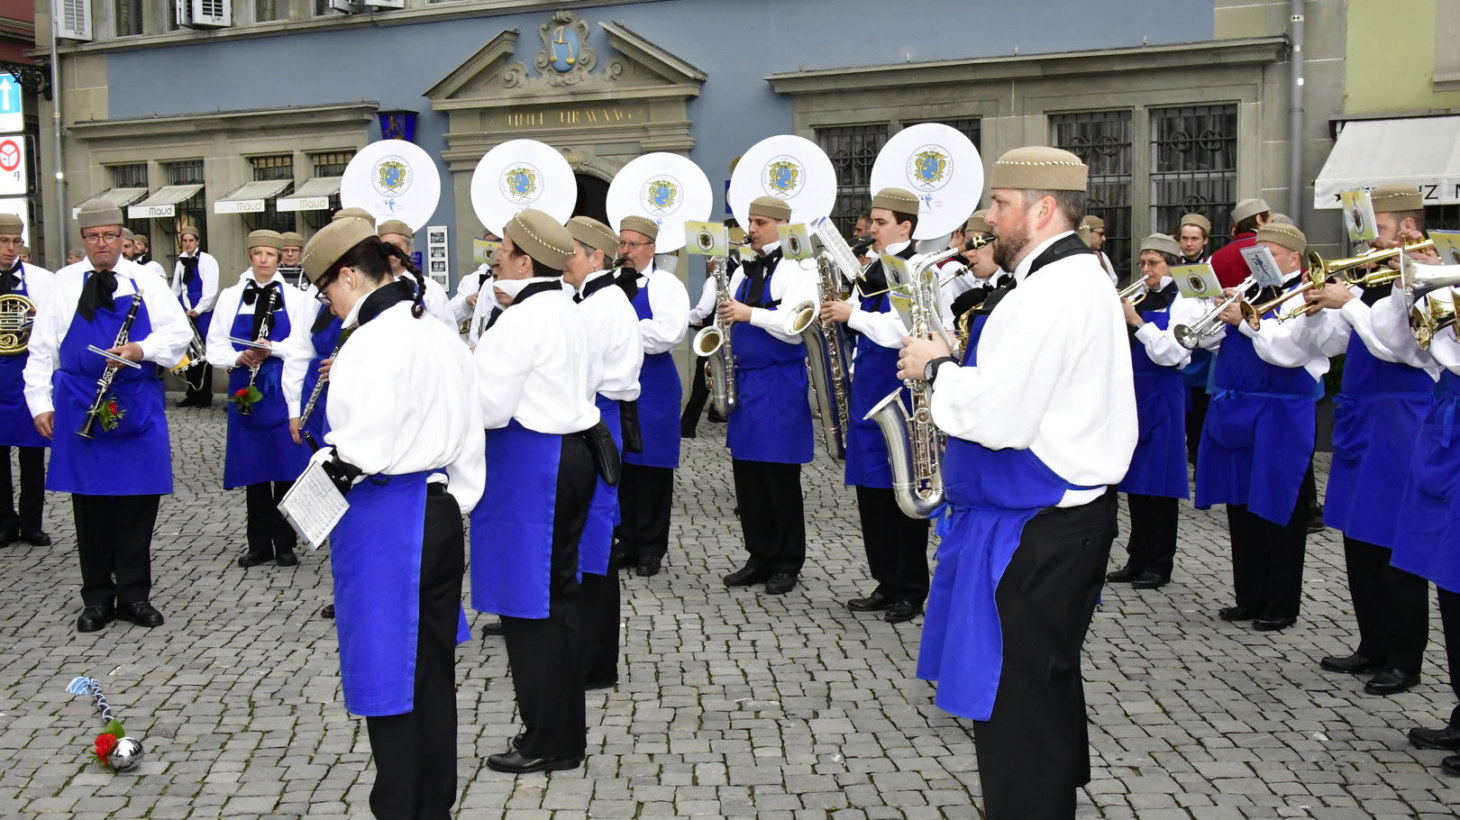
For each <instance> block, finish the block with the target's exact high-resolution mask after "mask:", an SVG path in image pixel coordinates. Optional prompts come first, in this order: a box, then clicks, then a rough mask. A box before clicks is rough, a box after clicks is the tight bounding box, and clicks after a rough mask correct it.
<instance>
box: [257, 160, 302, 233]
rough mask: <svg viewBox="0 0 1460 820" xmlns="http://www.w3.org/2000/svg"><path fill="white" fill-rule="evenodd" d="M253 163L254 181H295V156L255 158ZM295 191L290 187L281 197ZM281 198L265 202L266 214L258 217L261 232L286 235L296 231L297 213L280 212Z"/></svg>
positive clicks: (282, 192) (280, 194) (280, 193)
mask: <svg viewBox="0 0 1460 820" xmlns="http://www.w3.org/2000/svg"><path fill="white" fill-rule="evenodd" d="M250 162H252V163H253V178H254V181H256V182H257V181H262V180H269V179H287V180H289V181H290V182H293V181H294V155H292V154H281V155H279V156H274V157H254V158H253V159H252V160H250ZM292 189H293V186H292V185H290V186H289V187H288V188H285V189H284V190H283V191H281V192H279V196H287V195H288V194H289V191H290V190H292ZM278 201H279V197H278V196H276V197H271V198H269V199H267V200H265V201H264V212H263V213H262V214H260V215H259V216H258V221H257V227H258V229H259V230H270V231H278V232H279V233H285V232H288V231H292V230H294V229H295V221H294V217H295V213H294V212H293V211H283V212H280V211H279V207H278Z"/></svg>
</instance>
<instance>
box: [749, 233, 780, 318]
mask: <svg viewBox="0 0 1460 820" xmlns="http://www.w3.org/2000/svg"><path fill="white" fill-rule="evenodd" d="M783 256H784V254H782V253H781V249H780V248H779V247H777V248H776V249H775V250H773V251H771V252H770V253H768V254H766V255H765V256H762V257H761V258H759V259H757V260H755V261H754V262H747V263H746V265H745V275H746V276H747V277H748V278H749V279H750V289H749V290H748V291H746V294H745V304H747V305H749V306H750V307H775V306H776V305H778V304H780V302H779V300H773V301H766V298H765V297H766V292H765V283H766V282H767V281H769V280H770V278H771V276H772V275H774V274H775V272H776V265H779V264H780V262H781V258H782V257H783Z"/></svg>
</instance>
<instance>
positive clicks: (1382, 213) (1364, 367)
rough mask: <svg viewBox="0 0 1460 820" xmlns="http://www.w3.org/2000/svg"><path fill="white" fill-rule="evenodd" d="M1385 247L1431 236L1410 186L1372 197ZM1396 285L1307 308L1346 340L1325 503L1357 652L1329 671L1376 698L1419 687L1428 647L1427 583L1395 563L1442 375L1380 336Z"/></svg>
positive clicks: (1327, 664)
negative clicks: (1379, 306)
mask: <svg viewBox="0 0 1460 820" xmlns="http://www.w3.org/2000/svg"><path fill="white" fill-rule="evenodd" d="M1371 198H1372V201H1373V204H1374V217H1375V224H1376V226H1377V228H1378V233H1379V237H1378V238H1379V241H1378V242H1376V243H1375V244H1376V245H1379V246H1392V245H1394V244H1396V243H1397V242H1399V241H1400V237H1401V234H1404V235H1411V236H1419V235H1422V234H1420V233H1419V232H1421V231H1423V230H1424V224H1425V219H1424V200H1423V198H1422V197H1421V196H1420V191H1419V189H1418V188H1416V187H1414V186H1412V185H1381V186H1379V187H1376V188H1374V189H1373V191H1372V192H1371ZM1393 287H1394V286H1393V284H1392V283H1385V284H1378V285H1372V286H1369V287H1367V288H1361V287H1359V286H1356V285H1352V286H1351V285H1346V284H1342V283H1338V282H1330V283H1328V284H1326V285H1324V286H1323V287H1321V288H1317V289H1314V290H1311V291H1309V292H1308V293H1307V294H1305V299H1306V300H1307V301H1308V302H1309V303H1313V304H1317V305H1318V306H1319V307H1320V308H1325V309H1326V310H1324V311H1323V313H1322V315H1321V316H1318V317H1312V318H1307V319H1304V320H1303V321H1304V324H1305V325H1308V324H1316V323H1318V322H1320V321H1322V322H1324V323H1326V324H1327V325H1329V326H1330V327H1331V328H1332V329H1333V332H1334V333H1335V334H1336V336H1337V338H1338V341H1339V342H1345V341H1346V355H1345V356H1344V368H1343V385H1342V387H1341V389H1340V392H1339V394H1338V399H1337V401H1336V402H1335V408H1334V418H1333V427H1334V430H1333V437H1334V447H1333V466H1332V467H1331V468H1330V471H1329V474H1328V497H1327V498H1326V499H1325V501H1324V505H1323V510H1324V519H1325V523H1326V524H1327V525H1328V526H1330V527H1333V528H1334V529H1336V530H1339V531H1341V532H1342V533H1343V553H1344V563H1345V565H1346V568H1347V571H1348V588H1349V599H1350V601H1351V602H1352V603H1353V607H1354V620H1355V621H1357V622H1358V628H1359V645H1358V648H1357V649H1355V650H1354V651H1353V652H1352V653H1351V654H1349V655H1347V656H1343V657H1339V656H1334V657H1326V658H1323V660H1322V661H1321V662H1320V665H1321V666H1322V667H1323V668H1324V669H1327V670H1328V671H1330V672H1346V673H1349V674H1355V675H1374V677H1373V678H1372V679H1371V680H1369V681H1368V683H1366V684H1365V685H1364V691H1365V692H1368V693H1369V694H1371V695H1394V694H1398V693H1400V692H1405V691H1408V690H1409V689H1410V688H1411V687H1413V686H1414V684H1416V683H1418V682H1419V673H1420V665H1421V662H1422V661H1423V659H1424V649H1425V644H1426V643H1427V641H1428V638H1429V601H1428V598H1427V592H1428V589H1429V584H1428V583H1427V582H1426V581H1425V579H1423V578H1421V577H1419V576H1418V575H1414V574H1412V573H1409V572H1405V571H1404V570H1402V569H1397V568H1395V567H1393V566H1391V564H1390V560H1389V559H1390V555H1391V550H1392V549H1393V548H1394V539H1395V534H1396V530H1397V529H1398V528H1399V526H1400V518H1401V517H1402V516H1403V515H1408V513H1407V512H1404V508H1403V507H1402V506H1401V501H1402V500H1403V496H1404V483H1403V482H1402V481H1397V480H1396V479H1397V478H1398V477H1399V476H1403V475H1405V474H1406V472H1407V470H1408V469H1409V464H1410V457H1411V455H1412V454H1413V451H1414V448H1415V444H1416V437H1415V435H1414V432H1415V431H1416V430H1420V429H1422V428H1423V426H1424V418H1425V414H1426V413H1427V412H1428V411H1429V409H1430V403H1431V400H1432V397H1433V396H1434V393H1435V382H1436V381H1437V380H1438V378H1439V372H1440V368H1439V367H1438V366H1437V365H1436V364H1435V363H1434V361H1433V360H1432V359H1430V357H1429V356H1426V355H1424V354H1423V353H1422V352H1421V351H1420V350H1419V347H1418V346H1417V345H1415V344H1413V338H1412V337H1411V336H1410V335H1409V334H1408V333H1406V334H1405V335H1404V337H1403V339H1402V340H1401V344H1400V345H1398V346H1397V348H1396V349H1391V348H1390V347H1389V346H1388V345H1386V344H1385V343H1384V342H1382V341H1381V340H1379V339H1378V338H1377V337H1376V336H1375V333H1374V327H1373V322H1374V320H1373V317H1372V315H1371V306H1372V305H1374V304H1375V303H1377V302H1378V301H1379V300H1381V299H1384V298H1385V297H1387V296H1389V294H1390V292H1391V291H1392V290H1393Z"/></svg>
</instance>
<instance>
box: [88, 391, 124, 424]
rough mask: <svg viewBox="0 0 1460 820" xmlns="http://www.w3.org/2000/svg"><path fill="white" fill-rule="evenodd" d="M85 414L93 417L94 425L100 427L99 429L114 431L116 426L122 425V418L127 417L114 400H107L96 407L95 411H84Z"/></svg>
mask: <svg viewBox="0 0 1460 820" xmlns="http://www.w3.org/2000/svg"><path fill="white" fill-rule="evenodd" d="M86 414H87V415H88V416H95V417H96V423H97V424H100V425H101V429H103V430H115V429H117V425H118V424H121V423H122V416H125V415H127V411H126V410H124V409H122V408H120V407H118V406H117V400H116V399H115V398H108V399H107V400H106V401H104V402H102V403H101V404H99V405H97V407H96V409H95V410H88V411H86Z"/></svg>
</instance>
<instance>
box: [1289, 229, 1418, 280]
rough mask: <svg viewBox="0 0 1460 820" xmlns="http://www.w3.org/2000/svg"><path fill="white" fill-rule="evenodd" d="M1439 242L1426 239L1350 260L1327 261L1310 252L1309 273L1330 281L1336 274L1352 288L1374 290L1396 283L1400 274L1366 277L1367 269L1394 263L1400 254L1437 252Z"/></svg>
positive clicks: (1396, 272)
mask: <svg viewBox="0 0 1460 820" xmlns="http://www.w3.org/2000/svg"><path fill="white" fill-rule="evenodd" d="M1434 246H1435V241H1434V240H1433V239H1426V240H1424V241H1423V242H1411V243H1410V244H1408V245H1397V246H1395V247H1393V248H1381V249H1379V250H1375V251H1369V252H1368V253H1363V254H1359V255H1358V256H1350V257H1348V258H1346V259H1324V258H1323V257H1322V256H1321V255H1319V253H1318V251H1309V252H1308V273H1309V274H1310V275H1312V277H1313V278H1314V279H1319V278H1322V279H1325V280H1326V279H1330V278H1332V277H1333V276H1334V275H1335V274H1340V273H1341V274H1343V279H1344V281H1345V282H1347V283H1349V284H1350V285H1361V286H1363V287H1373V286H1374V285H1383V284H1386V283H1388V282H1393V281H1394V280H1395V279H1398V278H1399V271H1395V270H1382V271H1375V272H1373V273H1364V272H1363V269H1364V268H1366V267H1368V266H1370V265H1373V264H1375V263H1378V262H1384V261H1386V260H1389V259H1393V258H1394V257H1396V256H1398V255H1399V254H1400V253H1413V252H1415V251H1422V250H1425V249H1427V248H1433V247H1434Z"/></svg>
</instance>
